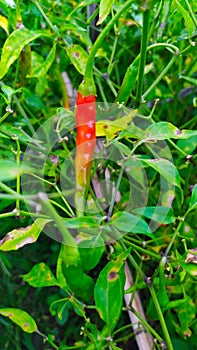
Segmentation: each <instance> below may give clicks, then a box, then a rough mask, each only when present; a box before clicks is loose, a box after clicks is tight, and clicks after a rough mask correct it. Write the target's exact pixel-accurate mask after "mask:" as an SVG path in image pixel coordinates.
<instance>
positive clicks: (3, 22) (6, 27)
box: [0, 15, 9, 34]
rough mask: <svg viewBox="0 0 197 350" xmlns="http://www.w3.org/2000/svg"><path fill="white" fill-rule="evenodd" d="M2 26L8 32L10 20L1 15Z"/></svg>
mask: <svg viewBox="0 0 197 350" xmlns="http://www.w3.org/2000/svg"><path fill="white" fill-rule="evenodd" d="M0 27H1V28H3V29H4V30H5V32H6V33H7V34H9V33H8V20H7V18H6V17H4V16H1V15H0Z"/></svg>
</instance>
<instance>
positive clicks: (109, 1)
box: [97, 0, 114, 25]
mask: <svg viewBox="0 0 197 350" xmlns="http://www.w3.org/2000/svg"><path fill="white" fill-rule="evenodd" d="M113 3H114V0H101V2H100V9H99V20H98V22H97V25H99V24H101V23H103V21H104V20H105V19H106V18H107V16H108V14H109V13H110V10H111V7H112V5H113Z"/></svg>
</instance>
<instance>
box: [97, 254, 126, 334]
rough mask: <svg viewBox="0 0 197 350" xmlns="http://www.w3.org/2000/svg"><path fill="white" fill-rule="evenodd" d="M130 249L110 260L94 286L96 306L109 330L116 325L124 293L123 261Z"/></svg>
mask: <svg viewBox="0 0 197 350" xmlns="http://www.w3.org/2000/svg"><path fill="white" fill-rule="evenodd" d="M130 251H131V250H130V249H128V250H127V251H125V252H123V253H122V254H120V255H119V256H118V258H117V259H116V260H114V261H110V262H109V263H108V264H107V265H106V266H105V267H104V268H103V270H102V271H101V272H100V274H99V277H98V279H97V282H96V284H95V288H94V298H95V303H96V308H97V310H98V313H99V315H100V317H101V318H102V320H103V321H105V322H106V324H107V326H108V329H109V332H112V331H113V329H114V327H115V326H116V324H117V322H118V319H119V317H120V314H121V309H122V303H123V295H124V284H125V274H124V262H125V260H126V258H127V257H128V255H129V254H130Z"/></svg>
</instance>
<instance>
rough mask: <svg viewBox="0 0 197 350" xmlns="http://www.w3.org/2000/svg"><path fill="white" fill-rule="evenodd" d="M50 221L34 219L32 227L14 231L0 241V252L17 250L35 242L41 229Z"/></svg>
mask: <svg viewBox="0 0 197 350" xmlns="http://www.w3.org/2000/svg"><path fill="white" fill-rule="evenodd" d="M49 221H50V220H47V219H36V220H35V222H34V223H33V224H32V225H29V226H27V227H21V228H18V229H15V230H13V231H11V232H9V233H7V235H6V236H5V237H4V238H3V239H2V240H1V241H0V250H3V251H9V250H18V249H19V248H21V247H23V246H24V245H26V244H31V243H34V242H36V241H37V239H38V237H39V236H40V233H41V231H42V229H43V228H44V227H45V225H46V224H47V223H48V222H49Z"/></svg>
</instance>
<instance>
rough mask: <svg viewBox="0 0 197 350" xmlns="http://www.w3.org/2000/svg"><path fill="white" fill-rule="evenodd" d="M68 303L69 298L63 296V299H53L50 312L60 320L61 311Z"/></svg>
mask: <svg viewBox="0 0 197 350" xmlns="http://www.w3.org/2000/svg"><path fill="white" fill-rule="evenodd" d="M69 304H70V301H69V298H64V299H58V300H55V301H54V302H53V303H52V304H51V305H50V313H51V315H53V316H55V315H57V317H58V318H59V319H60V320H62V319H63V313H64V312H65V311H66V309H67V308H68V305H69Z"/></svg>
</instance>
